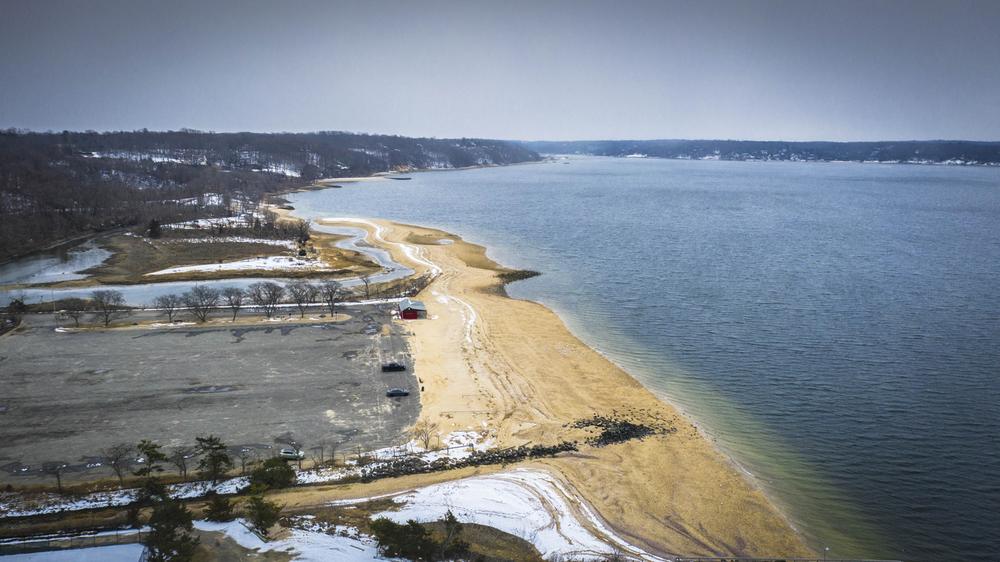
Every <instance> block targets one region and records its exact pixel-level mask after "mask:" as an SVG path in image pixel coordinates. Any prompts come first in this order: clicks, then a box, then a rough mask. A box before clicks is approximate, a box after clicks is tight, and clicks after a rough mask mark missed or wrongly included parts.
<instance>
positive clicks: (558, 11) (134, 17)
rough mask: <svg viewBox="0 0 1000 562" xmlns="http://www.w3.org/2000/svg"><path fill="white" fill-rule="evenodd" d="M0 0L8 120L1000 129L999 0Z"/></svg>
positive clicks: (836, 137) (271, 125) (523, 133)
mask: <svg viewBox="0 0 1000 562" xmlns="http://www.w3.org/2000/svg"><path fill="white" fill-rule="evenodd" d="M0 6H2V8H3V12H4V15H5V17H4V18H3V20H2V21H0V53H2V54H0V80H2V81H3V83H4V90H5V91H4V94H3V96H0V128H8V127H14V128H26V129H30V130H41V131H44V130H55V131H61V130H64V129H66V130H88V129H92V130H100V131H111V130H139V129H143V128H148V129H151V130H178V129H181V128H192V129H198V130H204V131H216V132H244V131H255V132H286V131H287V132H314V131H327V130H334V131H364V132H369V133H370V134H389V135H394V134H395V135H403V136H413V137H432V138H454V137H479V138H496V139H508V140H525V141H533V140H553V141H566V140H651V139H655V140H674V139H677V140H682V139H705V140H721V139H732V140H774V141H785V142H796V141H834V142H847V141H885V140H886V139H889V140H890V141H903V140H971V141H996V140H1000V133H998V131H1000V104H998V103H996V92H998V91H1000V66H998V65H997V64H996V61H997V60H1000V34H998V33H997V32H996V30H997V29H998V28H1000V2H992V1H983V0H968V1H963V2H960V3H945V2H931V1H927V0H915V1H902V0H892V1H885V2H878V3H870V2H860V1H856V0H850V1H843V2H837V3H824V4H819V3H801V2H791V1H785V0H767V1H760V2H737V1H732V0H715V1H709V2H697V3H695V2H651V1H633V2H628V3H624V4H618V5H614V6H611V5H608V4H606V3H603V2H593V1H583V0H581V1H567V0H558V1H551V2H542V3H532V2H523V1H520V2H511V3H505V4H504V5H502V6H499V5H495V4H492V3H487V2H461V3H451V2H445V1H441V0H434V1H428V2H422V3H419V4H415V3H405V2H396V1H388V0H381V1H376V2H366V3H352V2H319V1H313V0H301V1H297V2H288V3H281V4H276V3H270V2H262V1H236V0H220V1H217V2H211V3H206V4H202V3H200V2H194V1H193V0H179V1H177V2H170V3H159V2H151V1H124V0H95V1H89V2H74V1H71V0H51V1H41V2H29V1H25V0H0Z"/></svg>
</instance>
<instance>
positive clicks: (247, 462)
mask: <svg viewBox="0 0 1000 562" xmlns="http://www.w3.org/2000/svg"><path fill="white" fill-rule="evenodd" d="M236 458H238V459H239V460H240V476H246V475H247V467H248V466H252V465H253V464H254V463H256V462H257V458H258V455H257V449H254V448H253V447H240V450H239V451H237V453H236Z"/></svg>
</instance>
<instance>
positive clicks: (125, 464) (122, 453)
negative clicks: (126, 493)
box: [101, 443, 135, 488]
mask: <svg viewBox="0 0 1000 562" xmlns="http://www.w3.org/2000/svg"><path fill="white" fill-rule="evenodd" d="M134 455H135V447H133V446H132V445H131V444H130V443H118V444H117V445H112V446H110V447H108V448H107V449H102V450H101V456H102V457H104V462H105V463H107V465H108V466H109V467H111V470H112V471H113V472H114V473H115V476H117V477H118V487H120V488H121V487H124V486H125V474H127V473H128V471H129V468H130V467H131V466H132V461H133V460H134V459H133V456H134Z"/></svg>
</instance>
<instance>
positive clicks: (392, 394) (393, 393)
mask: <svg viewBox="0 0 1000 562" xmlns="http://www.w3.org/2000/svg"><path fill="white" fill-rule="evenodd" d="M385 395H386V396H388V397H389V398H396V397H397V396H409V395H410V391H409V390H404V389H402V388H390V389H389V390H388V392H386V393H385Z"/></svg>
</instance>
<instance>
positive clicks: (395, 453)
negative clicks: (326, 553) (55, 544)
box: [0, 431, 493, 517]
mask: <svg viewBox="0 0 1000 562" xmlns="http://www.w3.org/2000/svg"><path fill="white" fill-rule="evenodd" d="M440 441H441V447H442V448H441V449H437V450H430V451H428V450H425V449H423V448H422V447H420V446H419V445H418V444H417V443H416V442H415V441H411V442H410V443H407V444H405V445H401V446H399V447H387V448H385V449H378V450H376V451H371V452H369V453H368V455H369V456H371V457H374V458H375V459H378V461H376V462H372V463H369V464H367V465H365V466H362V467H358V466H356V465H354V464H350V465H348V466H345V467H336V468H320V469H311V470H301V471H297V479H296V481H297V482H298V483H299V484H318V483H322V482H336V481H339V480H343V479H345V478H348V477H352V476H361V475H363V474H365V473H366V472H367V471H371V470H373V469H375V468H378V467H380V466H382V465H383V464H384V463H385V462H389V461H390V460H392V459H396V458H399V457H401V456H414V457H417V458H420V459H421V460H422V461H424V462H426V463H428V464H429V463H431V462H434V461H435V460H437V459H441V458H450V459H454V460H458V459H464V458H467V457H468V456H469V455H471V454H472V453H473V452H475V451H485V450H487V449H489V448H490V447H492V446H493V441H492V440H490V439H487V438H485V437H484V435H483V434H481V433H478V432H475V431H457V432H453V433H449V434H448V435H445V436H442V437H441V438H440ZM434 444H435V445H436V443H434ZM249 485H250V483H249V480H248V479H247V478H246V477H242V476H241V477H237V478H230V479H228V480H224V481H222V482H219V483H218V484H216V485H215V486H212V485H211V483H209V482H207V481H200V482H185V483H183V484H174V485H172V486H169V488H168V489H169V490H170V495H171V496H173V497H175V498H182V499H188V498H196V497H200V496H203V495H205V494H207V493H208V492H209V491H211V490H214V491H215V492H217V493H219V494H235V493H237V492H239V491H240V490H242V489H244V488H246V487H247V486H249ZM136 492H137V490H136V489H127V490H111V491H106V492H94V493H92V494H87V495H86V496H83V497H80V498H75V499H68V498H66V497H64V496H59V495H55V494H47V495H36V496H30V497H26V496H23V495H20V494H16V493H8V494H2V493H0V517H24V516H29V515H41V514H46V513H58V512H68V511H80V510H84V509H97V508H103V507H121V506H124V505H128V504H129V503H131V502H132V501H133V500H134V499H135V494H136Z"/></svg>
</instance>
